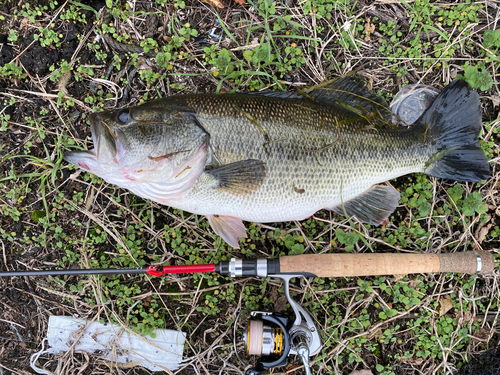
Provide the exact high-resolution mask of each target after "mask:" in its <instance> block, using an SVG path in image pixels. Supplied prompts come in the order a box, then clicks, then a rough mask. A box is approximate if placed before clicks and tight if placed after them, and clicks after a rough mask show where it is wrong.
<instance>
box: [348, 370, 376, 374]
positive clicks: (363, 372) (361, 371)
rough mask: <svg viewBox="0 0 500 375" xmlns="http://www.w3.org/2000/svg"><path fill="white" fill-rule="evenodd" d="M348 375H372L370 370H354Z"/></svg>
mask: <svg viewBox="0 0 500 375" xmlns="http://www.w3.org/2000/svg"><path fill="white" fill-rule="evenodd" d="M349 375H373V372H372V371H371V370H366V369H365V370H354V371H353V372H351V373H350V374H349Z"/></svg>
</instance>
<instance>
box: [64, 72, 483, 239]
mask: <svg viewBox="0 0 500 375" xmlns="http://www.w3.org/2000/svg"><path fill="white" fill-rule="evenodd" d="M479 108H480V106H479V97H478V95H477V92H475V91H474V90H472V89H471V88H470V87H469V86H468V85H467V83H465V81H455V82H453V83H452V84H450V85H449V86H447V87H446V88H445V89H444V90H443V91H442V92H441V93H440V94H439V96H438V97H437V98H436V99H435V101H434V102H433V103H432V105H431V106H430V107H429V108H428V109H427V111H426V112H425V113H424V114H423V115H422V116H421V117H420V119H419V120H417V121H416V122H415V124H414V125H413V126H412V127H411V128H403V129H402V128H396V127H394V126H392V125H391V124H390V119H391V118H392V116H393V114H392V113H391V112H390V111H389V110H388V109H387V108H386V104H385V101H383V99H381V98H378V97H376V96H375V95H373V94H372V93H370V92H369V91H368V90H366V88H365V87H364V84H363V83H362V82H361V81H360V80H357V79H354V78H352V77H344V78H340V79H338V80H334V81H333V82H329V83H327V84H323V85H319V87H315V88H313V89H310V90H306V91H305V92H304V93H303V95H302V96H297V95H288V94H283V93H274V92H272V93H259V94H224V95H214V94H208V95H207V94H205V95H203V94H202V95H183V96H173V97H169V98H164V99H160V100H156V101H152V102H149V103H146V104H144V105H142V106H138V107H132V108H127V109H120V110H115V111H110V112H102V113H99V114H93V115H91V116H90V117H89V118H90V121H91V125H92V135H93V140H94V143H95V145H94V146H95V149H94V150H90V151H70V152H67V153H65V155H64V157H65V159H66V160H67V161H69V162H70V163H73V164H75V165H76V166H78V167H81V168H83V169H85V170H87V171H89V172H92V173H94V174H96V175H98V176H100V177H102V178H104V179H105V180H106V181H108V182H110V183H113V184H116V185H118V186H121V187H124V188H127V189H129V190H130V191H132V192H133V193H135V194H137V195H139V196H141V197H143V198H146V199H152V200H154V201H156V202H159V203H162V204H166V205H169V206H172V207H175V208H178V209H182V210H185V211H189V212H192V213H196V214H201V215H205V216H207V218H208V220H209V222H210V225H211V227H212V228H213V230H214V232H215V233H216V234H218V235H220V236H221V237H222V238H223V239H224V240H225V241H226V242H227V243H228V244H229V245H231V246H232V247H235V248H237V247H239V240H240V239H241V238H242V237H245V236H246V231H245V226H244V225H243V222H242V220H246V221H253V222H261V223H265V222H280V221H289V220H302V219H305V218H307V217H309V216H311V215H313V214H314V213H315V212H316V211H318V210H320V209H325V208H326V209H331V210H334V211H335V212H336V213H338V214H341V215H344V214H347V215H348V216H350V217H351V216H352V217H354V218H356V219H357V220H359V221H360V222H363V223H368V224H373V225H379V224H384V223H386V222H387V221H388V217H389V216H390V214H391V213H392V212H393V211H394V210H395V209H396V207H397V205H398V202H399V197H400V195H399V193H398V192H397V191H396V190H395V189H394V188H392V187H390V186H387V185H377V184H379V183H381V182H384V181H387V180H390V179H393V178H396V177H399V176H402V175H405V174H408V173H414V172H425V173H426V174H428V175H431V176H436V177H441V178H449V179H453V180H458V181H481V180H483V179H486V178H488V176H489V164H488V161H487V159H486V157H485V155H484V152H483V151H482V149H481V147H480V146H479V143H478V134H479V131H480V129H481V126H482V124H481V112H480V109H479Z"/></svg>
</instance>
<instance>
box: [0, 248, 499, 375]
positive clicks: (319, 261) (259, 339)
mask: <svg viewBox="0 0 500 375" xmlns="http://www.w3.org/2000/svg"><path fill="white" fill-rule="evenodd" d="M494 268H495V261H494V259H493V254H492V253H490V252H487V251H466V252H462V253H452V254H413V253H403V254H392V253H371V254H370V253H362V254H303V255H290V256H284V257H280V258H275V259H266V258H258V259H237V258H231V259H230V260H229V261H225V262H221V263H219V264H197V265H169V266H148V267H141V268H100V269H69V270H38V271H8V272H0V277H12V276H48V275H50V276H61V275H109V274H115V275H116V274H148V275H151V276H155V277H159V276H162V275H169V274H179V273H205V272H216V273H219V274H221V275H224V276H230V277H240V276H246V277H252V276H254V277H268V276H269V277H276V278H280V279H282V280H283V282H284V289H285V295H286V298H287V300H288V303H289V304H290V306H291V307H292V309H293V311H294V313H295V319H294V320H292V319H291V318H290V317H288V316H286V315H283V314H280V313H271V312H262V311H252V312H251V313H250V315H251V319H250V320H249V322H248V329H247V331H246V332H245V334H244V335H243V340H244V341H245V342H246V348H247V350H246V352H247V355H257V356H260V359H259V360H258V361H257V364H256V365H255V366H248V367H247V368H246V369H245V375H260V374H262V373H263V372H265V371H267V370H268V369H271V368H274V367H281V366H284V365H286V363H287V357H288V356H289V355H294V354H296V355H299V357H300V358H301V360H302V363H303V365H304V369H305V372H306V374H308V375H309V374H311V369H310V366H309V357H311V356H314V355H316V354H317V353H319V351H320V350H321V347H322V343H321V337H320V334H319V331H318V329H317V328H316V326H315V324H314V320H313V318H312V317H311V315H310V314H309V313H308V312H307V310H306V309H304V308H303V307H302V306H301V305H300V304H298V303H297V302H296V301H294V300H293V299H292V298H291V297H290V280H291V279H292V278H295V277H356V276H375V275H406V274H415V273H436V272H439V273H447V272H453V273H465V274H481V275H487V274H492V273H493V271H494ZM235 337H236V335H235Z"/></svg>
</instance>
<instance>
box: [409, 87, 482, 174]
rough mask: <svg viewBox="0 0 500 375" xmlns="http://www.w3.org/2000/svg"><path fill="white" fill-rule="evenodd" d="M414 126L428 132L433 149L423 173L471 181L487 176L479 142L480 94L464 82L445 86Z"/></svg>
mask: <svg viewBox="0 0 500 375" xmlns="http://www.w3.org/2000/svg"><path fill="white" fill-rule="evenodd" d="M417 124H418V125H420V126H425V127H426V129H428V130H427V131H426V138H427V140H428V141H429V142H431V144H432V148H433V150H435V154H434V155H433V156H432V157H431V158H429V160H428V161H427V162H426V163H425V173H426V174H428V175H430V176H434V177H440V178H448V179H450V180H455V181H472V182H477V181H481V180H485V179H487V178H488V177H489V175H490V166H489V164H488V160H487V159H486V156H485V154H484V152H483V150H482V149H481V146H480V145H479V142H478V136H479V132H480V130H481V126H482V123H481V109H480V106H479V95H478V94H477V92H476V91H474V90H472V89H471V88H470V87H469V85H468V84H467V83H466V82H465V81H463V80H457V81H454V82H452V83H451V84H450V85H449V86H447V87H446V88H445V89H444V90H443V91H442V92H441V93H440V94H439V96H438V97H437V98H436V100H434V102H433V103H432V105H431V106H430V107H429V108H428V109H427V111H426V112H425V113H424V114H423V115H422V117H420V119H419V120H418V121H417ZM418 125H417V126H418Z"/></svg>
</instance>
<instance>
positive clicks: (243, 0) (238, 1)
mask: <svg viewBox="0 0 500 375" xmlns="http://www.w3.org/2000/svg"><path fill="white" fill-rule="evenodd" d="M234 1H236V2H237V3H238V4H240V5H243V4H246V1H245V0H234Z"/></svg>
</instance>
